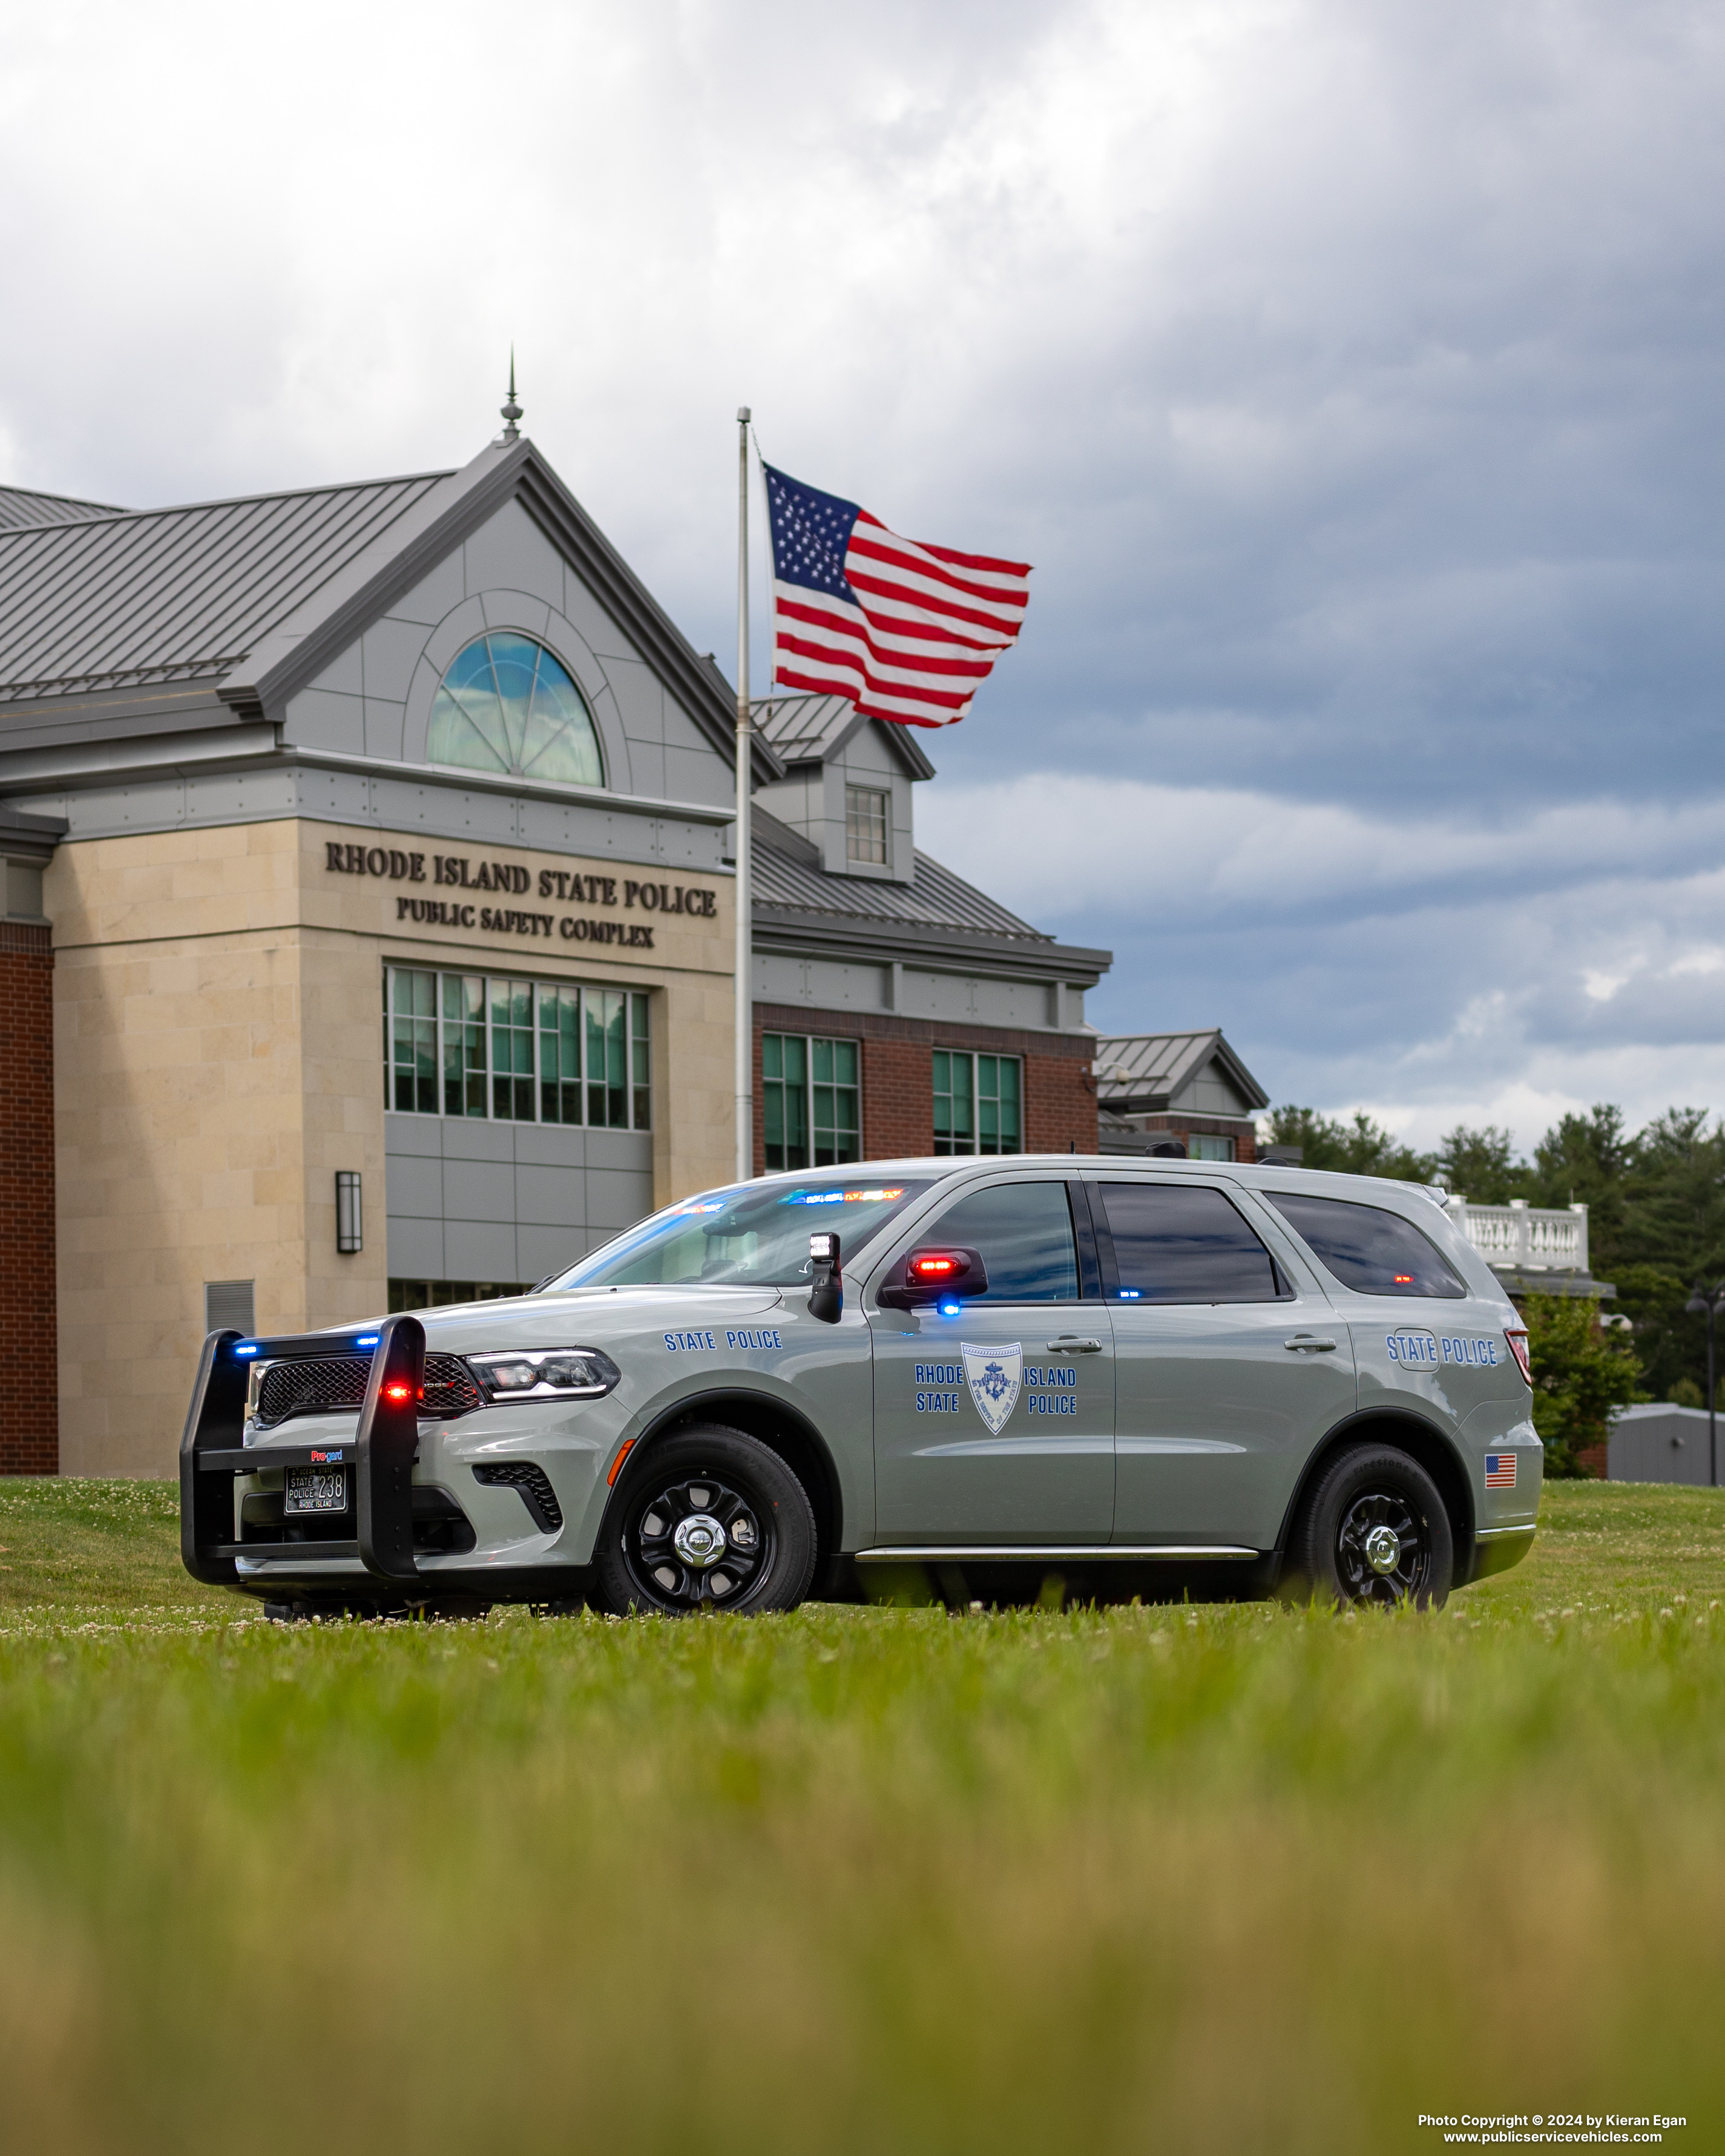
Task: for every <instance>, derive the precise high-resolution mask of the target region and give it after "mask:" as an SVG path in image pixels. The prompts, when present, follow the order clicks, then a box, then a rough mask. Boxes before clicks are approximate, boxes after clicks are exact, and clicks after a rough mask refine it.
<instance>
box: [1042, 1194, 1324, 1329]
mask: <svg viewBox="0 0 1725 2156" xmlns="http://www.w3.org/2000/svg"><path fill="white" fill-rule="evenodd" d="M1105 1183H1127V1184H1130V1185H1132V1186H1133V1187H1135V1188H1146V1189H1152V1190H1171V1189H1172V1190H1180V1189H1186V1190H1211V1191H1214V1192H1215V1193H1216V1194H1217V1196H1218V1197H1219V1198H1220V1199H1222V1200H1223V1202H1224V1204H1228V1205H1230V1206H1232V1207H1233V1209H1234V1211H1235V1214H1237V1215H1238V1216H1239V1219H1240V1224H1241V1225H1242V1226H1243V1227H1244V1228H1245V1230H1246V1232H1247V1234H1248V1235H1250V1237H1251V1238H1252V1240H1253V1241H1254V1242H1255V1243H1256V1244H1257V1245H1258V1247H1259V1248H1260V1250H1262V1251H1263V1253H1264V1255H1265V1256H1266V1258H1268V1260H1270V1280H1271V1286H1272V1288H1273V1289H1274V1290H1275V1292H1274V1293H1273V1294H1271V1295H1267V1296H1252V1297H1251V1298H1250V1300H1244V1301H1243V1300H1241V1299H1240V1298H1238V1297H1230V1298H1229V1299H1228V1300H1227V1301H1222V1302H1218V1301H1214V1300H1213V1299H1211V1298H1209V1297H1206V1298H1205V1299H1204V1300H1203V1301H1193V1302H1163V1301H1143V1300H1141V1299H1140V1298H1138V1297H1137V1296H1133V1297H1132V1298H1131V1299H1130V1300H1124V1299H1122V1296H1121V1292H1120V1262H1119V1260H1118V1258H1117V1255H1116V1254H1115V1250H1114V1231H1113V1229H1111V1227H1110V1226H1109V1224H1108V1209H1107V1206H1106V1203H1105V1202H1104V1200H1103V1197H1102V1186H1103V1185H1104V1184H1105ZM1084 1194H1085V1199H1086V1202H1087V1204H1088V1205H1089V1208H1090V1216H1091V1228H1092V1230H1093V1232H1094V1234H1095V1236H1096V1255H1097V1259H1098V1260H1099V1262H1100V1266H1101V1291H1102V1300H1103V1301H1105V1302H1106V1304H1107V1305H1108V1306H1109V1308H1110V1309H1111V1310H1261V1309H1263V1308H1264V1307H1265V1306H1266V1305H1268V1304H1273V1303H1279V1302H1297V1301H1299V1299H1300V1298H1299V1291H1298V1290H1297V1289H1296V1286H1294V1283H1293V1281H1291V1279H1290V1278H1289V1276H1288V1270H1287V1268H1286V1265H1283V1263H1282V1261H1281V1259H1280V1258H1278V1257H1277V1256H1276V1252H1275V1250H1273V1249H1272V1248H1271V1245H1270V1243H1269V1241H1268V1240H1266V1236H1265V1235H1264V1232H1263V1229H1261V1228H1260V1226H1259V1225H1258V1224H1257V1222H1256V1221H1255V1220H1254V1219H1253V1218H1252V1216H1251V1214H1250V1213H1249V1212H1248V1211H1247V1209H1245V1206H1243V1205H1242V1204H1240V1202H1239V1198H1238V1196H1237V1194H1236V1193H1235V1192H1234V1191H1232V1190H1230V1188H1228V1186H1227V1185H1226V1184H1225V1183H1200V1182H1199V1180H1198V1178H1196V1177H1195V1176H1184V1175H1182V1176H1173V1175H1124V1174H1119V1173H1114V1174H1108V1175H1098V1176H1095V1177H1089V1176H1087V1177H1086V1178H1085V1180H1084Z"/></svg>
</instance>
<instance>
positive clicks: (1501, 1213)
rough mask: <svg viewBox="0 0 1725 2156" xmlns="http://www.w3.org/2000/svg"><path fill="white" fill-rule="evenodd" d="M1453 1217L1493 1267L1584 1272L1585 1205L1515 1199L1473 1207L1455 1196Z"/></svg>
mask: <svg viewBox="0 0 1725 2156" xmlns="http://www.w3.org/2000/svg"><path fill="white" fill-rule="evenodd" d="M1446 1210H1447V1212H1448V1213H1449V1215H1450V1219H1452V1220H1453V1221H1454V1222H1455V1224H1456V1225H1457V1227H1459V1228H1460V1229H1461V1232H1462V1234H1463V1235H1466V1237H1467V1240H1469V1242H1471V1244H1472V1245H1473V1246H1474V1248H1475V1249H1476V1250H1477V1251H1478V1252H1479V1254H1480V1255H1481V1257H1482V1258H1483V1259H1484V1260H1486V1264H1487V1265H1515V1266H1518V1267H1520V1268H1521V1269H1522V1270H1525V1271H1527V1272H1565V1273H1571V1272H1573V1273H1584V1272H1585V1271H1586V1270H1588V1263H1587V1208H1586V1206H1584V1205H1571V1206H1568V1207H1566V1208H1564V1209H1561V1210H1559V1209H1557V1208H1555V1207H1546V1206H1540V1205H1530V1204H1528V1203H1527V1199H1525V1198H1512V1199H1511V1200H1510V1202H1509V1203H1508V1204H1507V1205H1471V1204H1469V1203H1468V1201H1467V1199H1466V1198H1460V1197H1457V1198H1452V1199H1450V1201H1449V1204H1448V1206H1447V1207H1446Z"/></svg>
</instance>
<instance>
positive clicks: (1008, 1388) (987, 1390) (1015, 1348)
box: [958, 1340, 1024, 1437]
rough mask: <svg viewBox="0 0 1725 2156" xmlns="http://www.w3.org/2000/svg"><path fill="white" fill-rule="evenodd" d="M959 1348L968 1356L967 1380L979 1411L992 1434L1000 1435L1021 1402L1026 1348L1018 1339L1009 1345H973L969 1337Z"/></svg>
mask: <svg viewBox="0 0 1725 2156" xmlns="http://www.w3.org/2000/svg"><path fill="white" fill-rule="evenodd" d="M958 1352H959V1353H960V1354H961V1355H962V1356H963V1358H964V1377H965V1382H966V1383H968V1385H969V1387H970V1397H971V1398H972V1399H973V1400H974V1401H975V1402H976V1411H977V1413H978V1414H979V1415H980V1416H981V1417H982V1419H983V1421H984V1422H985V1423H986V1424H988V1433H989V1435H990V1436H992V1437H999V1435H1000V1433H1001V1431H1002V1430H1004V1429H1005V1427H1006V1424H1007V1421H1008V1419H1009V1417H1010V1415H1011V1414H1012V1411H1013V1409H1014V1408H1015V1407H1016V1406H1017V1405H1018V1404H1019V1388H1020V1387H1021V1386H1022V1385H1023V1383H1024V1348H1023V1347H1022V1346H1021V1345H1020V1343H1019V1342H1018V1341H1016V1340H1014V1342H1013V1343H1012V1345H1011V1346H1010V1347H972V1346H971V1345H970V1343H969V1342H968V1341H961V1342H959V1347H958Z"/></svg>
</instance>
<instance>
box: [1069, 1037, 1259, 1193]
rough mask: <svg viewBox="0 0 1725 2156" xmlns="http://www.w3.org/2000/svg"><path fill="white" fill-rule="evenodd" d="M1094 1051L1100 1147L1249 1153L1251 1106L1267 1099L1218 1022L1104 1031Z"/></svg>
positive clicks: (1253, 1129)
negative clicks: (1177, 1028)
mask: <svg viewBox="0 0 1725 2156" xmlns="http://www.w3.org/2000/svg"><path fill="white" fill-rule="evenodd" d="M1095 1053H1096V1102H1097V1106H1098V1109H1099V1111H1100V1113H1101V1149H1102V1151H1103V1152H1136V1153H1144V1152H1153V1150H1154V1149H1155V1147H1158V1145H1162V1146H1168V1145H1180V1146H1183V1147H1185V1148H1186V1152H1187V1155H1188V1157H1189V1158H1190V1159H1193V1160H1255V1158H1257V1130H1258V1126H1257V1122H1256V1116H1257V1111H1258V1110H1259V1109H1260V1108H1267V1107H1268V1106H1270V1096H1269V1095H1268V1094H1267V1093H1266V1091H1265V1090H1264V1088H1263V1087H1262V1086H1260V1084H1259V1083H1258V1081H1257V1080H1256V1079H1255V1077H1253V1075H1252V1074H1251V1072H1250V1070H1247V1069H1246V1067H1245V1064H1244V1063H1242V1062H1241V1061H1240V1058H1239V1057H1238V1056H1237V1055H1235V1052H1234V1050H1232V1049H1231V1048H1230V1046H1229V1045H1228V1043H1227V1042H1226V1041H1225V1040H1224V1039H1223V1038H1222V1031H1221V1029H1220V1027H1219V1026H1212V1027H1211V1028H1210V1029H1209V1031H1208V1032H1204V1033H1132V1034H1106V1035H1103V1036H1101V1037H1099V1038H1098V1039H1097V1040H1096V1049H1095Z"/></svg>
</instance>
